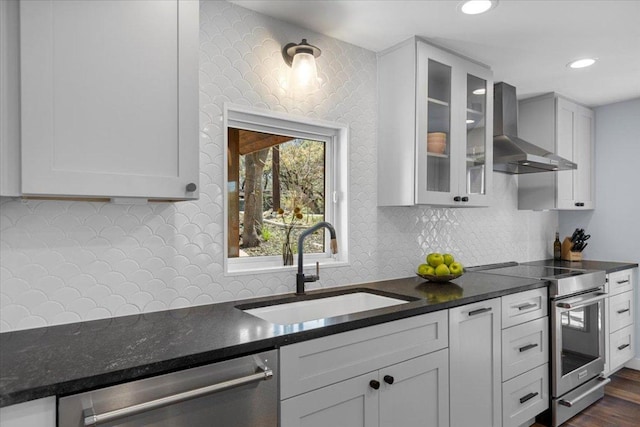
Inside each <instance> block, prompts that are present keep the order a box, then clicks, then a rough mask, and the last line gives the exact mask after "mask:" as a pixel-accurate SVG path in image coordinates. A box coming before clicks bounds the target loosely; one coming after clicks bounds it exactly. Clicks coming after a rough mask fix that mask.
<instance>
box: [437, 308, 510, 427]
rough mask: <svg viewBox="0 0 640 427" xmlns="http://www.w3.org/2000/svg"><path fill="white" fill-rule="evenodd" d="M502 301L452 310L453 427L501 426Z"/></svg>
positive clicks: (450, 342) (450, 329)
mask: <svg viewBox="0 0 640 427" xmlns="http://www.w3.org/2000/svg"><path fill="white" fill-rule="evenodd" d="M500 312H501V302H500V298H494V299H491V300H487V301H482V302H479V303H474V304H469V305H465V306H462V307H456V308H452V309H450V310H449V372H450V383H449V388H450V390H451V391H450V397H449V398H450V401H451V402H455V403H456V405H457V406H456V407H455V408H454V407H452V408H451V414H450V423H451V426H452V427H468V426H486V427H489V426H502V365H501V364H502V357H501V350H502V348H501V314H500Z"/></svg>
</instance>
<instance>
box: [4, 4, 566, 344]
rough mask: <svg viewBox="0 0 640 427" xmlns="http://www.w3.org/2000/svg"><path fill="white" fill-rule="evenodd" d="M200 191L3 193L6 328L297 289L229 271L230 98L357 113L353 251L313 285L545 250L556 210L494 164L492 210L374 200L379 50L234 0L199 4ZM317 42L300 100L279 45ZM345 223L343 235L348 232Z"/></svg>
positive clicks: (520, 257) (306, 110)
mask: <svg viewBox="0 0 640 427" xmlns="http://www.w3.org/2000/svg"><path fill="white" fill-rule="evenodd" d="M200 21H201V22H200V28H201V31H200V53H201V56H200V127H201V133H200V136H201V143H200V144H201V145H200V151H201V152H200V188H201V192H200V196H201V198H200V200H198V201H194V202H181V203H175V204H165V203H161V204H149V205H142V206H123V205H113V204H108V203H89V202H65V201H33V200H32V201H22V200H18V199H8V198H5V199H2V200H1V201H0V232H1V235H0V291H1V292H0V315H1V319H0V330H1V331H9V330H17V329H25V328H33V327H39V326H45V325H53V324H60V323H68V322H75V321H80V320H88V319H96V318H105V317H113V316H121V315H127V314H133V313H141V312H149V311H157V310H164V309H168V308H177V307H185V306H192V305H200V304H208V303H212V302H219V301H228V300H234V299H242V298H249V297H253V296H259V295H271V294H276V293H285V292H292V291H293V290H294V288H295V286H294V284H295V275H294V271H293V270H289V271H285V272H282V273H278V274H269V275H255V274H254V275H245V276H224V274H223V255H224V254H223V247H224V246H223V229H222V227H223V224H224V222H223V220H224V214H223V189H224V180H223V150H224V147H223V129H222V128H221V121H220V115H221V113H222V106H223V103H224V102H227V101H229V102H234V103H237V104H241V105H249V106H254V107H259V108H265V109H270V110H274V111H285V112H290V113H293V114H303V115H306V116H309V117H316V118H321V119H326V120H331V121H338V122H342V123H346V124H348V125H349V126H350V138H351V139H350V153H349V154H350V176H349V183H350V192H351V194H350V196H349V197H350V201H349V202H350V224H349V229H350V233H351V234H350V236H349V238H350V241H349V248H350V262H351V265H350V266H347V267H340V268H332V269H325V271H323V273H322V280H321V281H319V282H316V283H315V284H313V286H310V287H311V288H313V287H321V286H322V287H330V286H339V285H346V284H352V283H362V282H367V281H374V280H381V279H386V278H393V277H406V276H411V275H412V274H413V272H414V269H415V267H416V265H417V264H419V263H420V262H421V261H422V259H423V257H424V255H425V254H426V253H428V252H431V251H449V252H452V253H454V254H455V255H457V257H458V258H459V259H460V260H462V262H463V263H465V264H467V265H476V264H485V263H493V262H500V261H506V260H516V261H528V260H535V259H541V258H544V257H547V256H549V255H550V247H551V242H552V241H553V236H554V231H555V230H556V228H557V214H555V213H552V212H519V211H518V210H517V207H516V205H517V188H516V179H515V177H513V176H507V175H502V174H496V175H495V178H494V189H493V190H494V194H495V201H494V206H493V207H492V208H488V209H483V208H481V209H441V208H430V207H426V206H424V207H414V208H380V209H379V208H377V207H376V198H377V195H376V165H377V163H376V162H377V161H378V159H377V156H376V109H377V106H376V58H375V54H374V53H373V52H370V51H367V50H365V49H361V48H358V47H356V46H353V45H349V44H346V43H343V42H341V41H339V40H336V39H332V38H330V37H326V36H323V35H320V34H317V33H314V32H312V31H309V30H305V29H301V28H299V27H296V26H293V25H290V24H288V23H285V22H282V21H278V20H275V19H272V18H269V17H266V16H263V15H260V14H257V13H255V12H252V11H249V10H246V9H243V8H240V7H238V6H235V5H231V4H228V3H226V2H218V1H204V2H202V3H201V11H200ZM303 37H304V38H307V39H308V40H309V42H310V43H313V44H315V45H317V46H319V47H320V48H321V49H322V56H321V57H320V58H318V67H319V72H320V75H321V77H322V78H323V80H324V81H325V86H324V87H323V88H322V89H321V91H320V92H319V93H317V94H315V95H314V96H311V97H309V98H307V99H305V100H304V101H302V102H295V103H294V102H293V101H292V100H291V99H290V98H289V97H288V96H287V95H286V94H285V92H284V91H283V90H282V88H281V87H280V84H279V81H280V80H281V79H282V78H284V77H285V76H286V72H287V67H286V66H285V65H284V62H283V60H282V58H281V53H280V49H281V46H282V45H284V44H286V43H289V42H299V41H300V40H301V39H302V38H303ZM340 238H341V236H338V240H340Z"/></svg>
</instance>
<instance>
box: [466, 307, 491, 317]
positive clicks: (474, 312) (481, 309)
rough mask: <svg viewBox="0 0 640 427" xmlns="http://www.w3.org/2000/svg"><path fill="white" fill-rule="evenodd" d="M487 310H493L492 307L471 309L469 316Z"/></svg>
mask: <svg viewBox="0 0 640 427" xmlns="http://www.w3.org/2000/svg"><path fill="white" fill-rule="evenodd" d="M487 311H491V307H486V308H480V309H478V310H473V311H470V312H469V316H475V315H476V314H482V313H486V312H487Z"/></svg>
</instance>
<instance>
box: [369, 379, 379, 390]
mask: <svg viewBox="0 0 640 427" xmlns="http://www.w3.org/2000/svg"><path fill="white" fill-rule="evenodd" d="M369 387H371V388H372V389H374V390H377V389H379V388H380V381H378V380H371V381H369Z"/></svg>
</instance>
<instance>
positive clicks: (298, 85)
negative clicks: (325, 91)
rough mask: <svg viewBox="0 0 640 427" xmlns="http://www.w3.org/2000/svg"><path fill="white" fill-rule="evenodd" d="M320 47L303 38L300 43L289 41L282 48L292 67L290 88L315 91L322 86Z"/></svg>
mask: <svg viewBox="0 0 640 427" xmlns="http://www.w3.org/2000/svg"><path fill="white" fill-rule="evenodd" d="M320 53H321V51H320V49H318V48H317V47H316V46H313V45H310V44H309V43H307V39H302V41H301V42H300V43H299V44H295V43H288V44H286V45H285V46H284V47H283V48H282V57H283V58H284V61H285V62H286V63H287V65H288V66H290V67H291V74H290V76H289V88H290V89H291V90H292V91H293V92H294V93H296V92H307V93H308V92H313V91H314V90H317V89H318V88H319V86H320V84H319V81H318V69H317V67H316V58H317V57H319V56H320Z"/></svg>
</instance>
